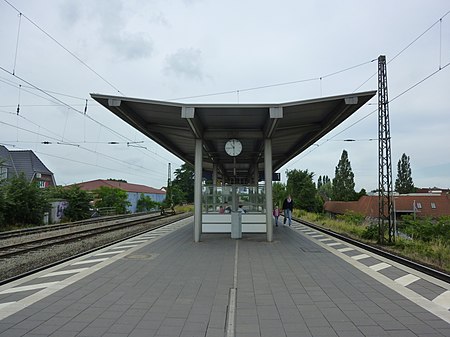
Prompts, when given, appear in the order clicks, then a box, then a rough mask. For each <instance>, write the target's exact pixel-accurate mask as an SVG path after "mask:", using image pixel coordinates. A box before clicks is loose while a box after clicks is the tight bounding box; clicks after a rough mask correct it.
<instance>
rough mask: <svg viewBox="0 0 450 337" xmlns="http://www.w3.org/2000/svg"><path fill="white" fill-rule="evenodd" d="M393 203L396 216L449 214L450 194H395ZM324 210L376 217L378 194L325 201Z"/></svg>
mask: <svg viewBox="0 0 450 337" xmlns="http://www.w3.org/2000/svg"><path fill="white" fill-rule="evenodd" d="M393 203H394V205H393V206H394V212H395V214H396V217H397V218H399V217H400V216H401V215H404V214H412V215H415V216H417V217H423V218H426V217H431V218H438V217H441V216H447V215H450V196H449V194H448V193H447V192H444V191H431V193H410V194H396V195H394V199H393ZM324 210H325V211H326V212H327V213H330V214H345V213H346V212H355V213H359V214H364V215H365V216H366V217H369V218H378V213H379V208H378V195H365V196H362V197H361V198H360V199H359V200H358V201H326V202H325V204H324Z"/></svg>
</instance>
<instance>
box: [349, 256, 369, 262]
mask: <svg viewBox="0 0 450 337" xmlns="http://www.w3.org/2000/svg"><path fill="white" fill-rule="evenodd" d="M368 257H370V255H367V254H361V255H355V256H352V259H353V260H356V261H358V260H362V259H367V258H368Z"/></svg>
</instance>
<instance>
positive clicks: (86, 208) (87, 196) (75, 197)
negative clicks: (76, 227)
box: [48, 185, 92, 221]
mask: <svg viewBox="0 0 450 337" xmlns="http://www.w3.org/2000/svg"><path fill="white" fill-rule="evenodd" d="M48 194H49V197H51V198H60V199H64V200H66V201H67V203H68V206H67V207H66V208H65V209H64V220H65V221H78V220H83V219H87V218H89V217H90V216H91V211H90V208H91V206H90V202H91V201H92V194H91V193H90V192H88V191H84V190H82V189H80V187H79V186H76V185H74V186H71V187H68V188H63V187H59V186H58V187H55V188H52V189H49V190H48Z"/></svg>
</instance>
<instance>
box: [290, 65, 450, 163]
mask: <svg viewBox="0 0 450 337" xmlns="http://www.w3.org/2000/svg"><path fill="white" fill-rule="evenodd" d="M448 66H450V62H449V63H447V64H445V65H444V66H442V67H439V69H437V70H436V71H434V72H432V73H431V74H429V75H427V76H426V77H424V78H423V79H421V80H420V81H418V82H416V83H414V84H413V85H412V86H410V87H408V88H407V89H405V90H404V91H402V92H400V93H399V94H397V95H396V96H394V98H392V99H391V100H389V103H391V102H394V101H395V100H397V99H398V98H400V97H401V96H403V95H404V94H406V93H407V92H409V91H411V90H412V89H414V88H416V87H417V86H418V85H420V84H421V83H423V82H425V81H426V80H428V79H429V78H431V77H433V76H434V75H436V74H437V73H438V72H440V71H442V70H444V69H445V68H447V67H448ZM377 111H378V108H377V109H374V110H372V111H370V112H369V113H368V114H366V115H364V116H363V117H361V118H360V119H358V120H357V121H355V122H354V123H352V124H350V125H349V126H347V127H346V128H344V129H343V130H341V131H339V132H338V133H337V134H335V135H333V136H332V137H331V138H328V139H326V140H325V141H324V142H322V143H321V144H317V143H316V144H314V145H315V147H313V148H311V150H310V151H308V152H306V153H305V154H304V155H301V156H300V157H299V158H298V159H297V160H296V161H294V162H293V163H292V164H290V165H289V167H291V166H293V165H295V164H296V163H297V162H298V161H299V160H301V159H303V158H305V157H306V156H308V155H309V154H310V153H312V152H313V151H315V150H317V148H319V147H321V146H322V145H324V144H326V143H328V142H329V141H331V140H333V139H334V138H336V137H337V136H339V135H341V134H342V133H344V132H345V131H347V130H348V129H350V128H352V127H353V126H355V125H356V124H358V123H360V122H362V121H363V120H365V119H366V118H367V117H369V116H371V115H373V114H374V113H375V112H377Z"/></svg>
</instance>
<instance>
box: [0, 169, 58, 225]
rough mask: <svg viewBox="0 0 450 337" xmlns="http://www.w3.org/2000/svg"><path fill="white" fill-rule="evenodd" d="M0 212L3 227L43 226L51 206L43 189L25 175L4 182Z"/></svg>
mask: <svg viewBox="0 0 450 337" xmlns="http://www.w3.org/2000/svg"><path fill="white" fill-rule="evenodd" d="M0 194H1V195H2V197H0V198H2V199H3V200H1V201H2V206H1V207H0V210H1V212H2V216H1V217H2V218H3V223H4V224H3V225H18V226H23V225H41V224H43V220H44V213H45V212H48V211H49V209H50V205H49V203H48V201H47V198H46V195H45V193H44V191H43V189H41V188H39V186H38V185H37V183H35V182H28V181H27V179H26V178H25V175H24V174H21V175H19V176H17V177H14V178H11V179H8V180H6V181H3V182H2V188H1V193H0Z"/></svg>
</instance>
